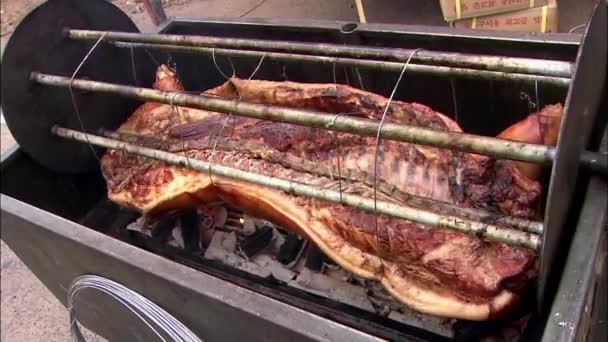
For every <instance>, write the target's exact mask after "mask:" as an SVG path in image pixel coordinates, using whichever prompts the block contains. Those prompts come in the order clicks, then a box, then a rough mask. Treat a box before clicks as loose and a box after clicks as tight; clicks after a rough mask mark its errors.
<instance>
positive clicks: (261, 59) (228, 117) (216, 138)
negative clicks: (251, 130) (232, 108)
mask: <svg viewBox="0 0 608 342" xmlns="http://www.w3.org/2000/svg"><path fill="white" fill-rule="evenodd" d="M264 58H266V54H264V55H262V57H261V58H260V61H259V62H258V64H257V65H256V67H255V69H253V72H252V73H251V75H249V78H248V80H251V79H252V78H253V76H254V75H255V74H256V73H257V72H258V70H260V67H262V63H263V62H264ZM214 61H215V59H214ZM216 66H217V64H216ZM218 70H219V69H218ZM219 71H220V72H221V70H219ZM233 76H234V75H233ZM241 97H242V96H239V97H238V101H240V100H241ZM231 117H232V113H228V115H227V116H226V119H225V120H224V122H223V123H222V127H221V128H220V130H219V131H218V133H217V134H216V135H215V137H214V138H213V148H212V149H211V154H210V155H209V160H212V158H213V156H214V155H215V150H216V148H217V141H218V139H219V138H220V137H221V135H222V132H223V131H224V128H226V124H227V123H228V121H229V120H230V118H231ZM235 126H236V117H235V119H234V125H233V128H232V134H234V130H235ZM207 171H208V173H207V174H208V175H209V180H210V181H211V184H212V185H215V183H214V182H213V177H212V174H211V165H209V168H208V169H207Z"/></svg>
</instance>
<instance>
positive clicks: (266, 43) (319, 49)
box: [65, 28, 572, 78]
mask: <svg viewBox="0 0 608 342" xmlns="http://www.w3.org/2000/svg"><path fill="white" fill-rule="evenodd" d="M65 34H66V36H67V37H69V38H71V39H79V40H97V39H99V38H100V37H101V36H102V35H104V34H105V36H104V38H103V40H104V41H123V42H131V43H153V44H168V45H180V46H191V47H192V46H194V47H210V48H234V49H251V50H264V51H283V52H289V53H303V54H317V55H323V56H340V57H352V58H371V59H380V60H392V61H398V62H405V61H406V60H407V58H408V57H409V56H410V55H411V54H412V53H413V52H414V51H415V50H414V49H401V48H384V47H382V48H374V47H364V46H353V45H338V44H327V43H314V44H312V43H303V42H297V41H275V40H262V39H239V38H224V37H211V36H196V35H171V34H152V33H131V32H116V31H108V32H106V31H94V30H75V29H69V28H66V29H65ZM412 61H414V62H423V63H426V64H434V65H449V66H454V67H462V68H477V69H482V70H495V71H502V72H514V73H524V74H536V75H545V76H556V77H565V78H570V77H571V75H572V64H571V63H569V62H563V61H552V60H542V59H532V58H518V57H505V56H491V55H475V54H466V53H456V52H439V51H427V50H418V51H417V52H416V54H415V55H414V56H413V57H412ZM408 70H409V69H408Z"/></svg>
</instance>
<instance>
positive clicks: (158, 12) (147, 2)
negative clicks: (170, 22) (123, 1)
mask: <svg viewBox="0 0 608 342" xmlns="http://www.w3.org/2000/svg"><path fill="white" fill-rule="evenodd" d="M143 2H144V7H145V8H146V12H148V16H150V20H152V24H154V26H158V25H160V24H162V23H164V22H165V21H167V15H166V14H165V9H164V8H163V3H162V1H161V0H144V1H143Z"/></svg>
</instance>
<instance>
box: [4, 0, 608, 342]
mask: <svg viewBox="0 0 608 342" xmlns="http://www.w3.org/2000/svg"><path fill="white" fill-rule="evenodd" d="M606 12H607V7H606V4H605V3H604V2H601V1H600V2H598V4H597V5H596V8H595V11H594V13H593V15H592V17H591V19H590V21H589V23H588V25H587V29H586V31H585V33H584V34H583V35H562V34H543V35H535V34H520V33H496V32H492V35H489V34H486V33H484V32H482V31H467V30H454V29H444V28H436V27H413V26H394V25H378V24H365V25H363V24H353V23H336V22H311V21H306V22H302V21H275V20H242V19H239V20H227V19H222V20H221V21H219V20H211V19H210V20H184V19H179V20H178V19H172V20H167V21H165V22H164V23H163V24H162V25H161V26H160V27H159V31H158V33H155V34H141V33H138V31H137V28H136V27H135V25H134V24H133V23H132V22H131V20H130V19H129V18H128V17H127V16H126V15H125V14H124V13H122V12H121V11H120V10H118V9H117V8H115V7H114V6H113V5H112V4H110V3H109V2H106V1H86V2H82V1H80V2H79V1H68V0H51V1H47V2H45V3H43V4H42V5H41V6H39V7H38V8H36V9H34V10H33V11H32V12H31V13H30V14H28V15H27V16H26V17H25V18H24V19H23V21H22V22H21V23H20V24H19V26H17V28H16V29H15V31H14V33H13V35H12V37H11V39H10V41H9V42H8V44H7V46H6V49H5V52H4V55H3V60H2V74H3V78H2V85H1V86H2V95H3V96H2V108H3V111H4V113H5V116H6V121H7V124H8V126H9V128H10V130H11V132H12V133H13V135H14V136H15V138H16V140H17V142H18V143H19V147H18V148H17V147H16V148H13V149H12V150H9V151H8V152H6V153H5V154H3V156H2V174H3V175H2V239H3V240H4V241H6V242H7V243H8V245H9V246H11V248H12V249H13V250H14V251H15V252H16V253H17V254H18V255H19V257H20V258H21V259H22V260H23V261H24V262H25V263H26V265H27V266H28V267H29V268H30V269H31V270H32V271H33V272H34V273H35V274H36V276H37V277H39V278H40V279H41V280H42V281H43V282H44V284H45V285H46V286H47V287H48V288H49V289H50V290H51V291H52V292H53V294H54V295H55V296H56V297H57V298H58V299H60V301H61V302H62V303H64V304H65V302H66V299H67V292H66V291H67V288H68V287H69V284H70V282H71V281H72V280H73V279H75V278H76V277H77V276H79V275H81V274H89V273H93V274H98V275H103V276H106V277H108V278H111V279H114V280H116V281H119V282H121V283H123V284H125V285H127V286H128V287H130V288H131V289H134V290H136V291H138V292H139V293H141V294H143V295H144V296H146V297H148V298H149V299H151V300H152V301H154V302H156V303H158V304H159V305H161V306H162V307H164V308H165V309H167V310H168V311H169V312H171V313H173V314H174V315H175V316H176V317H177V318H179V319H180V320H181V321H182V322H183V323H185V324H186V325H187V326H188V327H190V328H191V329H193V331H194V332H195V333H197V334H198V335H199V336H201V337H203V338H204V339H206V340H237V339H245V338H249V339H253V340H264V339H273V340H286V339H296V340H374V339H377V338H381V339H391V340H393V339H394V340H400V339H404V340H407V339H413V340H438V339H449V338H453V339H462V340H471V339H479V338H481V337H483V336H485V335H487V334H490V333H492V332H494V331H497V330H500V329H501V328H502V327H504V326H505V324H506V323H505V322H507V321H509V320H515V319H517V318H518V317H519V316H518V315H522V312H514V313H513V314H512V315H511V316H509V317H506V318H504V319H502V320H498V321H490V322H468V321H449V322H448V321H446V322H444V326H447V327H448V329H447V331H448V332H447V333H446V332H445V330H441V329H437V324H430V323H428V324H427V323H425V322H427V321H428V322H431V321H433V322H437V319H436V317H430V316H428V317H427V316H425V315H421V314H420V315H418V316H417V319H416V320H415V321H416V322H414V320H412V321H409V322H408V321H407V319H406V320H405V321H404V320H400V321H396V320H394V319H391V317H390V316H388V317H385V316H383V315H379V314H377V313H374V312H370V311H366V310H362V309H360V308H357V307H353V306H352V305H349V304H346V303H341V302H339V301H336V300H332V299H328V298H324V297H322V296H318V295H314V294H311V293H309V292H306V291H303V290H301V289H297V288H293V287H290V286H288V285H286V284H285V283H284V282H281V281H277V280H276V279H272V278H263V277H259V276H255V275H251V274H249V273H247V272H243V271H242V270H238V269H235V268H234V267H229V266H227V265H225V264H222V263H218V262H213V261H209V260H203V259H201V258H200V257H197V256H196V255H195V254H193V253H191V251H188V250H187V249H186V250H182V249H179V248H173V247H171V246H167V245H166V244H162V243H158V239H150V238H148V237H146V236H143V235H141V234H135V233H133V232H129V231H127V230H125V227H127V225H129V224H130V223H132V222H133V221H135V220H136V219H137V217H138V214H137V213H133V212H131V211H129V210H126V209H124V208H119V207H117V206H115V205H113V204H111V203H109V202H108V200H107V197H106V194H105V184H104V181H103V179H102V177H101V174H100V173H99V171H98V170H99V167H98V163H97V160H96V158H95V154H94V153H92V149H95V148H94V147H93V145H94V146H98V147H105V148H120V149H124V150H125V151H127V152H130V153H135V154H139V155H143V156H148V157H154V158H162V160H165V161H168V162H172V163H176V164H180V163H181V164H183V165H187V166H188V167H193V168H195V169H198V170H201V171H209V172H212V173H215V174H220V175H224V176H230V177H236V178H238V179H246V180H248V181H251V182H254V183H258V184H262V185H265V186H270V187H274V188H278V189H282V190H288V191H292V192H294V193H297V194H300V195H304V196H311V197H317V198H321V199H324V200H328V201H334V202H335V201H343V202H344V204H346V205H351V206H358V207H359V208H361V209H364V210H377V211H378V212H381V213H384V214H387V215H392V216H396V217H401V218H405V219H410V220H414V221H417V222H422V223H427V224H432V225H440V226H443V227H447V228H453V229H459V230H463V231H467V232H470V233H474V234H481V235H482V236H484V237H486V238H488V239H494V240H501V241H506V242H508V243H514V244H521V245H524V246H527V247H529V248H532V249H536V250H537V251H538V252H539V255H540V262H541V270H540V276H539V280H538V286H537V289H536V291H535V293H530V294H529V299H530V300H529V301H528V302H529V303H530V304H529V305H527V306H526V305H524V306H523V307H522V309H521V310H524V311H526V310H527V311H526V312H532V313H533V315H532V318H531V319H530V321H529V323H528V324H527V326H526V329H525V331H524V332H523V336H524V337H525V338H532V337H535V338H540V337H542V338H544V339H546V340H556V339H557V340H568V341H569V340H574V339H576V338H578V337H579V336H590V338H591V339H593V336H596V337H597V336H602V334H604V335H605V334H606V323H605V322H606V307H605V305H602V304H604V303H603V302H602V300H604V301H605V299H603V298H605V293H606V279H605V277H606V272H605V270H604V268H605V265H604V259H605V256H606V240H605V228H604V227H605V222H606V212H605V208H606V204H607V196H606V183H605V176H602V174H603V175H605V173H606V168H607V167H606V157H605V151H606V139H604V141H603V144H604V145H603V147H602V146H600V142H601V138H602V137H605V135H606V127H605V125H606V115H605V113H606V110H607V109H608V108H607V106H606V98H605V96H603V94H604V92H605V90H606V77H605V76H606V41H605V36H606V33H607V31H608V28H607V24H606V14H607V13H606ZM85 56H86V57H85ZM226 56H230V57H231V58H232V59H231V60H232V65H233V67H234V70H235V73H236V74H237V75H244V74H247V73H250V71H251V70H253V69H254V68H256V66H257V64H258V61H259V59H260V58H262V57H263V58H265V59H267V60H268V61H267V62H265V63H264V64H263V65H261V67H260V69H259V71H258V73H257V74H256V75H257V76H256V77H259V78H262V79H279V80H280V79H289V80H293V81H300V82H333V81H334V80H333V77H332V74H333V75H335V74H336V73H335V70H338V71H339V72H338V73H337V75H338V78H340V81H341V82H345V83H348V82H351V83H353V84H355V85H357V86H360V87H365V88H366V89H368V90H372V91H374V92H377V93H381V94H387V95H388V94H390V92H391V90H392V89H393V87H394V84H393V83H392V81H391V82H387V81H386V80H387V79H391V80H392V79H393V78H395V76H396V75H398V74H399V71H401V69H402V68H403V67H404V64H408V65H407V70H408V73H407V76H406V77H405V78H404V79H403V80H402V84H401V88H400V89H402V91H400V92H399V93H398V94H397V95H396V97H397V98H399V99H402V100H406V101H417V102H421V103H426V104H431V105H432V106H433V107H434V108H435V109H436V110H438V111H440V112H442V113H446V114H451V115H452V116H453V117H454V116H456V115H458V122H459V124H460V125H461V126H462V127H463V130H464V131H466V132H470V133H472V134H454V133H440V132H435V131H431V130H427V129H422V128H418V127H410V126H403V125H393V124H386V125H384V126H382V125H381V124H379V123H378V122H373V121H368V120H361V119H352V118H346V117H336V115H335V114H331V113H311V112H303V111H297V110H287V109H285V108H278V107H266V106H261V105H255V104H247V103H238V102H236V101H231V100H224V99H215V98H205V97H202V96H197V95H191V94H172V93H166V92H160V91H153V90H150V89H146V88H143V87H146V86H147V85H149V84H151V83H152V81H153V80H152V76H153V75H154V69H155V66H156V65H155V61H158V60H163V61H165V60H170V61H171V62H172V63H174V64H175V65H176V66H177V67H178V69H177V70H178V73H179V76H180V78H181V80H182V82H183V83H184V85H185V87H186V89H207V88H210V87H212V86H214V85H217V84H219V83H221V81H222V80H223V78H222V76H221V74H220V73H218V71H217V68H220V69H221V68H223V69H225V70H227V68H229V67H230V66H229V64H228V63H227V59H226V58H225V57H226ZM408 56H409V57H410V58H411V63H410V61H408V62H407V63H405V62H406V59H408ZM75 70H77V75H76V73H75ZM70 76H72V77H70ZM391 76H392V77H391ZM66 88H70V91H68V89H66ZM403 89H405V90H403ZM428 89H434V91H433V92H429V91H428ZM446 94H448V95H446ZM138 100H154V101H158V102H164V103H172V104H175V105H180V106H192V107H196V108H205V109H212V110H215V111H219V112H232V113H233V114H238V115H245V116H251V117H258V118H264V119H269V120H275V121H283V122H290V123H295V124H300V125H308V126H314V127H320V128H326V129H330V130H336V131H343V132H353V133H358V134H363V135H373V136H375V134H376V133H377V132H378V130H380V131H381V133H382V137H383V139H392V140H397V141H405V142H413V143H420V144H426V145H431V146H437V147H442V148H450V149H456V150H460V151H466V152H476V153H481V154H488V155H492V156H495V157H499V158H507V159H515V160H523V161H529V162H535V163H543V164H547V165H551V174H550V176H549V177H548V179H547V182H546V184H547V186H546V189H545V190H548V195H547V200H546V204H545V207H546V209H545V216H544V221H543V222H542V223H541V222H532V221H526V220H521V219H517V218H504V219H503V221H500V222H495V223H493V224H488V223H483V218H484V217H485V215H487V213H484V212H475V213H473V214H472V215H474V216H475V215H476V216H475V217H476V219H471V218H468V219H462V218H459V217H454V216H450V215H438V214H436V213H430V212H423V211H420V210H412V209H411V208H407V207H402V206H395V205H390V204H388V203H383V202H380V201H377V203H374V201H372V200H370V199H365V198H357V197H356V196H346V195H344V198H343V196H342V194H339V193H336V192H333V193H332V192H319V191H317V190H316V189H315V188H314V187H311V186H307V185H301V184H300V185H297V184H293V183H290V182H289V181H288V180H281V179H276V178H275V179H273V178H271V177H264V176H263V175H251V174H247V173H246V172H242V171H241V172H238V170H234V169H230V168H226V167H223V166H221V165H210V164H208V163H205V162H204V161H189V160H184V158H183V157H180V156H177V155H171V154H168V153H164V154H163V152H162V151H158V150H153V149H149V148H144V147H142V146H137V145H134V144H129V143H127V142H125V141H121V140H120V139H119V138H120V137H119V136H118V135H116V134H113V133H112V132H109V133H106V134H100V133H99V129H100V128H105V129H115V128H116V127H117V126H118V125H119V124H120V123H121V122H122V121H123V120H124V119H125V117H126V115H128V113H131V112H132V111H133V110H134V109H135V108H136V106H137V103H138V102H137V101H138ZM557 101H563V102H564V103H565V113H564V118H563V122H562V129H561V131H560V137H559V141H558V145H557V146H556V147H549V146H544V145H536V144H514V143H512V142H507V141H502V140H499V139H494V138H487V137H485V136H492V135H495V134H496V133H497V132H498V131H499V130H500V129H501V128H504V127H506V126H508V125H509V124H511V123H513V122H515V121H517V120H518V119H521V117H518V116H517V115H506V114H505V111H504V109H505V108H509V110H508V113H528V112H529V110H530V107H531V106H532V105H536V106H538V104H539V103H552V102H557ZM74 103H77V104H78V105H77V107H76V110H77V111H78V114H80V115H79V116H76V115H74V111H75V110H74V107H73V106H74ZM82 142H85V144H83V143H82ZM97 152H98V153H99V151H97ZM338 196H339V197H338ZM503 225H507V226H510V227H511V228H505V227H504V226H503ZM513 227H517V228H518V229H514V228H513ZM260 239H262V240H263V239H264V238H263V237H260ZM125 242H127V243H125ZM590 247H591V248H590ZM150 252H152V253H150ZM161 256H162V257H161ZM311 258H312V257H311ZM311 264H312V262H311ZM311 269H314V267H313V266H311ZM602 296H604V297H602ZM85 298H86V300H83V301H81V303H80V304H79V305H81V306H82V307H83V309H82V310H80V311H81V314H80V316H81V317H80V320H81V321H82V322H83V324H84V325H86V326H88V327H89V328H91V329H93V330H94V331H97V332H99V333H100V334H102V335H103V336H106V337H108V338H110V339H112V340H129V339H133V337H134V336H137V337H138V338H140V339H146V338H150V336H148V337H146V336H145V332H142V331H145V329H143V328H142V327H141V326H139V324H141V323H138V322H137V321H136V320H134V319H133V318H132V317H130V316H128V315H127V314H126V313H125V312H123V311H121V310H120V309H119V308H118V307H117V306H115V305H113V304H112V303H111V302H110V301H109V300H108V299H107V298H104V297H100V296H99V295H95V294H87V297H85ZM83 303H84V304H83ZM438 324H439V323H438ZM440 325H441V324H440ZM236 326H238V328H235V327H236ZM117 327H125V328H124V329H123V328H120V329H119V328H117ZM139 328H142V329H139ZM440 330H441V331H440Z"/></svg>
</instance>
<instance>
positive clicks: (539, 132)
mask: <svg viewBox="0 0 608 342" xmlns="http://www.w3.org/2000/svg"><path fill="white" fill-rule="evenodd" d="M563 111H564V108H563V106H562V105H561V104H560V103H558V104H554V105H547V106H545V107H544V108H543V109H542V110H540V111H538V112H535V113H532V114H530V115H528V116H527V117H526V118H525V119H523V120H521V121H519V122H516V123H515V124H513V125H511V126H509V127H508V128H507V129H505V130H504V131H502V132H501V133H500V134H499V135H498V136H497V137H498V138H501V139H509V140H515V141H521V142H526V143H532V144H545V145H555V144H557V138H558V136H559V129H560V126H561V122H562V113H563ZM516 164H517V167H518V168H519V169H520V171H522V172H523V173H524V174H525V175H526V176H528V178H531V179H535V180H538V179H539V178H540V177H541V174H542V170H543V166H542V165H538V164H531V163H524V162H516Z"/></svg>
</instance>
